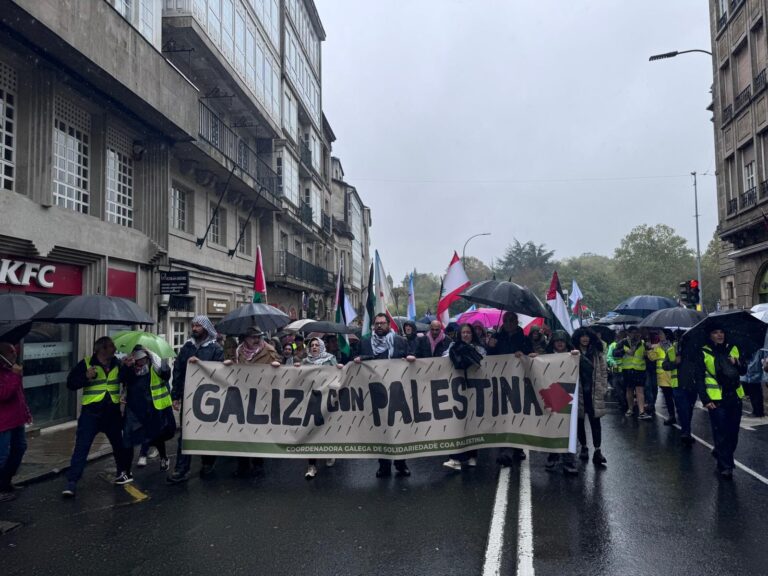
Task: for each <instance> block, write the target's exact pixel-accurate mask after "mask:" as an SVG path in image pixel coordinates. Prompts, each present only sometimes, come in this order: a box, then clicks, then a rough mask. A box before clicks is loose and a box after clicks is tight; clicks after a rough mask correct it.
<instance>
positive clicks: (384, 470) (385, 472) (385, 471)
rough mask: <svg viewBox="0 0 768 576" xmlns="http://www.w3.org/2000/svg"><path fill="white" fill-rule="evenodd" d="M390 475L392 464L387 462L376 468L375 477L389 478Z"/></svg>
mask: <svg viewBox="0 0 768 576" xmlns="http://www.w3.org/2000/svg"><path fill="white" fill-rule="evenodd" d="M390 476H392V466H390V465H388V464H382V465H380V466H379V469H378V470H376V478H389V477H390Z"/></svg>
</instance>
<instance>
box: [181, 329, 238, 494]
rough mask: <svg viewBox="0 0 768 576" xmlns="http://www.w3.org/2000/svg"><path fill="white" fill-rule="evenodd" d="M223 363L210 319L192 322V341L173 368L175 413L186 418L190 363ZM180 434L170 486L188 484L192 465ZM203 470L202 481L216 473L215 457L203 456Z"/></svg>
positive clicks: (220, 349) (201, 473)
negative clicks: (186, 389) (185, 391)
mask: <svg viewBox="0 0 768 576" xmlns="http://www.w3.org/2000/svg"><path fill="white" fill-rule="evenodd" d="M198 360H202V361H204V362H223V361H224V350H223V349H222V348H221V346H219V345H218V344H217V343H216V329H215V328H214V327H213V324H212V323H211V321H210V320H209V319H208V316H203V315H200V316H195V317H194V318H193V319H192V338H190V339H189V340H187V341H186V342H185V343H184V346H182V347H181V350H179V355H178V356H177V357H176V362H175V363H174V365H173V389H172V390H171V398H172V399H173V409H174V410H177V411H179V412H180V413H182V414H183V410H182V399H183V398H184V382H185V380H186V378H187V363H188V362H193V363H194V362H197V361H198ZM181 436H182V434H181V430H179V447H178V450H177V452H176V466H175V468H174V471H173V474H171V475H170V476H168V482H169V483H170V484H178V483H180V482H186V481H187V480H189V469H190V467H191V465H192V457H191V456H188V455H184V454H182V453H181V443H182V440H181ZM201 458H202V462H203V467H202V469H201V470H200V477H201V478H205V477H207V476H210V475H211V474H212V473H213V467H214V465H215V463H216V456H202V457H201Z"/></svg>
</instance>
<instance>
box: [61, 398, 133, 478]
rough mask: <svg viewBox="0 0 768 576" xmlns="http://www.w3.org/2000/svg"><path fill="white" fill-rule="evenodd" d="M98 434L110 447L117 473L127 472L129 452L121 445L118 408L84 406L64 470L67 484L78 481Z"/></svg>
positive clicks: (130, 458) (131, 453)
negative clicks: (101, 435) (68, 462)
mask: <svg viewBox="0 0 768 576" xmlns="http://www.w3.org/2000/svg"><path fill="white" fill-rule="evenodd" d="M99 432H103V433H104V435H106V437H107V439H108V440H109V443H110V444H111V445H112V455H113V456H114V457H115V465H116V466H117V472H118V473H120V472H130V471H131V461H132V460H133V450H132V449H130V448H126V447H125V446H124V445H123V418H122V415H121V414H120V408H119V407H118V406H117V404H115V405H114V406H111V405H110V406H101V407H100V409H98V410H93V409H88V408H85V407H84V408H83V411H82V412H81V413H80V418H78V419H77V437H76V438H75V450H74V451H73V452H72V460H71V462H70V464H69V470H68V471H67V480H69V481H70V482H77V481H78V480H80V478H82V476H83V471H84V470H85V465H86V463H87V462H88V452H90V450H91V445H92V444H93V440H94V438H96V435H97V434H98V433H99Z"/></svg>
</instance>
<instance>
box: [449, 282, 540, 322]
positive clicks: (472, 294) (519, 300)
mask: <svg viewBox="0 0 768 576" xmlns="http://www.w3.org/2000/svg"><path fill="white" fill-rule="evenodd" d="M460 296H461V297H462V298H464V299H465V300H469V301H470V302H475V303H477V304H485V305H486V306H492V307H494V308H500V309H502V310H507V311H509V312H517V313H520V314H527V315H528V316H536V317H540V318H548V317H549V314H548V313H547V310H546V308H544V304H542V303H541V300H539V299H538V298H537V297H536V295H535V294H534V293H533V292H531V291H530V290H529V289H528V288H525V287H524V286H520V285H519V284H515V283H514V282H507V281H505V280H485V281H484V282H480V283H478V284H475V285H474V286H471V287H470V288H468V289H467V290H465V291H464V292H462V293H461V294H460Z"/></svg>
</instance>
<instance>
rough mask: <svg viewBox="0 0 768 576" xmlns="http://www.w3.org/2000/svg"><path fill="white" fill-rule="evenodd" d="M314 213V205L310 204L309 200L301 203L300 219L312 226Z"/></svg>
mask: <svg viewBox="0 0 768 576" xmlns="http://www.w3.org/2000/svg"><path fill="white" fill-rule="evenodd" d="M313 215H314V213H313V212H312V206H310V205H309V204H308V203H307V202H304V201H303V200H302V201H301V204H300V205H299V219H300V220H301V221H302V222H303V223H304V224H306V225H307V226H309V227H310V228H312V224H313V223H314V222H313V219H312V217H313Z"/></svg>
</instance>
